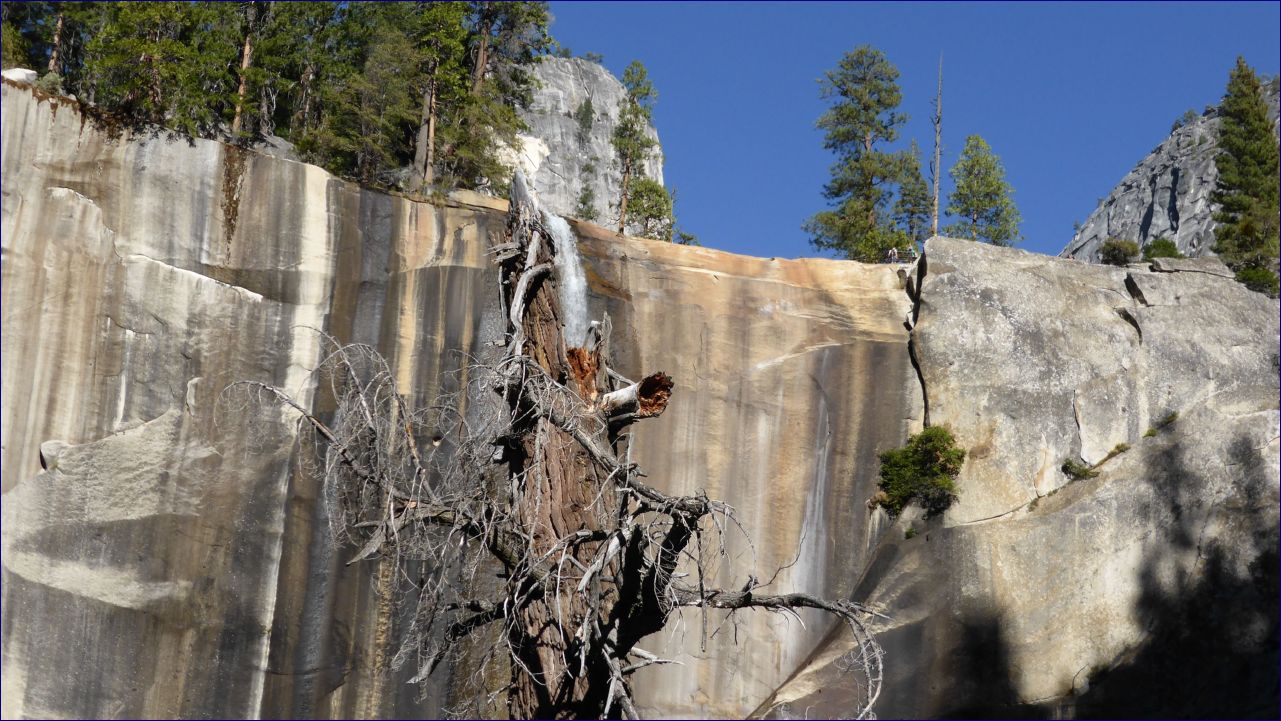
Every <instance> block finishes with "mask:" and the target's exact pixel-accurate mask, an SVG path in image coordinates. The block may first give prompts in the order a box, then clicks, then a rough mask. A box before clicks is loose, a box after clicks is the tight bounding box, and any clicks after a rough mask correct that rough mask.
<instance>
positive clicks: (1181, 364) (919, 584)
mask: <svg viewBox="0 0 1281 721" xmlns="http://www.w3.org/2000/svg"><path fill="white" fill-rule="evenodd" d="M1193 264H1197V265H1199V264H1200V261H1194V262H1193ZM918 268H919V270H920V271H921V273H922V274H923V278H921V279H920V280H919V287H920V304H919V307H918V308H917V311H916V324H915V326H914V328H913V330H912V338H913V345H914V356H915V358H916V359H917V360H918V365H919V368H920V375H921V378H922V382H923V384H924V387H925V392H926V393H925V397H926V399H927V401H928V404H929V406H928V416H929V421H930V423H931V424H937V425H946V426H948V427H950V428H951V429H952V430H953V432H954V434H955V435H956V437H957V439H958V442H959V444H960V445H961V446H962V447H964V448H965V449H966V450H967V456H966V460H965V464H964V467H963V469H962V471H961V475H960V478H959V479H958V484H957V485H958V490H959V494H960V500H959V502H958V503H957V504H956V505H955V506H953V508H952V509H951V510H949V511H948V512H947V513H946V514H945V515H944V516H943V517H941V518H939V519H935V520H923V519H921V518H920V517H919V514H912V513H905V514H904V515H903V517H901V518H900V519H898V522H897V525H896V526H894V527H893V528H892V529H891V530H890V531H889V533H887V534H886V536H885V538H884V541H883V542H882V543H881V545H880V546H878V548H877V551H876V555H875V557H874V558H873V559H872V560H871V562H870V564H869V567H868V568H867V570H866V571H865V575H864V577H863V579H862V581H861V582H860V587H859V589H858V590H857V591H856V592H855V598H856V599H857V600H863V601H866V602H868V603H871V604H873V605H874V606H875V607H876V608H877V609H878V610H880V611H881V612H882V613H884V614H885V615H886V616H887V617H888V620H885V621H878V623H877V627H878V630H879V632H880V639H881V641H882V643H883V644H884V645H885V648H886V658H887V659H901V660H905V661H904V662H903V663H901V664H900V665H898V666H895V665H894V664H892V663H889V661H888V660H887V668H889V671H887V678H886V683H885V689H886V692H885V696H884V697H883V699H882V702H881V705H880V707H879V708H878V713H880V714H882V715H883V716H886V717H905V718H922V717H924V718H928V717H938V716H961V717H993V716H996V717H1008V716H1009V715H1011V714H1012V715H1014V717H1024V716H1026V717H1041V716H1046V717H1052V718H1065V717H1066V718H1071V717H1073V716H1071V715H1065V714H1076V715H1077V716H1078V717H1082V716H1083V717H1098V716H1109V715H1122V716H1125V715H1132V714H1136V713H1142V714H1162V713H1165V714H1186V715H1199V714H1206V715H1215V716H1224V715H1227V716H1239V715H1252V714H1257V713H1258V712H1259V709H1260V708H1264V709H1266V708H1268V706H1269V704H1271V705H1272V706H1275V704H1276V700H1275V699H1276V697H1275V682H1276V679H1275V673H1274V671H1275V658H1276V647H1275V636H1274V635H1271V634H1275V633H1276V628H1277V606H1276V601H1275V585H1276V576H1275V574H1276V555H1275V552H1276V543H1277V538H1278V537H1277V527H1278V501H1279V494H1278V492H1279V486H1278V484H1279V481H1278V474H1279V472H1281V469H1279V463H1278V451H1279V445H1278V443H1279V440H1278V436H1279V435H1281V414H1279V413H1278V403H1277V398H1278V385H1277V369H1278V356H1277V339H1278V309H1277V306H1276V304H1275V302H1272V301H1270V300H1269V299H1268V298H1266V297H1264V296H1262V295H1260V294H1257V293H1252V292H1250V291H1247V290H1245V289H1244V288H1243V287H1241V286H1240V285H1239V284H1237V283H1236V282H1235V281H1233V280H1232V279H1230V278H1226V277H1222V276H1220V275H1217V274H1213V273H1207V272H1204V271H1203V270H1201V269H1200V268H1199V267H1189V268H1183V269H1179V270H1175V269H1174V268H1173V267H1167V268H1166V269H1165V270H1166V271H1172V272H1151V271H1148V270H1143V269H1128V270H1127V269H1119V268H1111V267H1108V266H1089V265H1082V264H1079V263H1073V262H1067V261H1063V260H1057V259H1051V258H1046V257H1045V256H1040V255H1034V254H1031V253H1025V252H1021V251H1017V250H1009V249H1000V248H993V247H991V246H986V245H980V244H976V243H971V242H967V241H958V240H949V239H945V238H933V239H931V240H930V241H929V243H928V244H927V245H926V249H925V257H924V260H923V261H922V264H921V265H920V266H918ZM1174 414H1177V415H1174ZM1172 418H1173V419H1175V420H1171V419H1172ZM1127 446H1128V447H1129V449H1128V450H1123V449H1125V448H1126V447H1127ZM1114 451H1118V452H1119V454H1117V455H1112V454H1113V452H1114ZM1068 458H1072V459H1084V461H1086V462H1087V463H1090V464H1100V465H1099V466H1098V471H1099V472H1100V475H1099V476H1098V477H1097V478H1094V479H1090V480H1084V481H1072V480H1071V479H1069V478H1068V477H1067V476H1065V475H1064V473H1063V472H1062V471H1061V470H1060V464H1061V463H1062V462H1063V461H1064V460H1065V459H1068ZM909 527H913V528H915V529H916V531H917V533H916V534H915V536H914V537H913V538H910V539H909V538H905V536H906V529H907V528H909ZM1269 554H1271V555H1269ZM1269 594H1272V595H1271V596H1269ZM848 649H849V646H848V641H847V640H846V638H845V637H844V636H843V635H842V634H841V633H839V632H838V633H835V634H834V635H833V637H832V638H830V639H829V641H828V643H827V644H826V645H825V646H824V647H823V648H821V649H820V650H819V651H818V652H816V654H815V656H814V657H813V658H812V659H811V663H810V665H809V667H808V668H807V669H806V670H805V671H802V672H801V673H799V674H797V675H796V676H795V677H794V678H793V679H791V680H790V681H789V682H788V683H787V684H785V685H784V686H783V687H782V689H780V691H779V693H778V694H776V695H775V697H774V698H773V699H772V700H771V701H770V702H769V703H768V704H766V705H765V706H763V707H762V709H760V713H762V714H766V715H773V716H779V717H783V716H788V715H790V714H800V713H801V712H802V711H805V710H808V712H809V716H811V717H815V716H817V717H823V716H828V715H831V714H835V713H839V712H840V709H841V704H842V702H843V701H844V700H845V699H846V697H844V696H843V695H842V694H841V693H840V692H839V691H838V689H839V688H840V682H839V678H840V676H839V672H838V671H839V669H838V668H837V666H836V662H837V660H838V659H839V658H840V657H841V655H842V654H843V653H844V652H845V651H847V650H848ZM1269 657H1270V658H1271V663H1270V664H1269ZM1211 659H1213V660H1211ZM1207 667H1212V668H1207ZM1261 668H1266V669H1268V670H1267V671H1261V670H1260V669H1261ZM1127 684H1130V686H1129V687H1127Z"/></svg>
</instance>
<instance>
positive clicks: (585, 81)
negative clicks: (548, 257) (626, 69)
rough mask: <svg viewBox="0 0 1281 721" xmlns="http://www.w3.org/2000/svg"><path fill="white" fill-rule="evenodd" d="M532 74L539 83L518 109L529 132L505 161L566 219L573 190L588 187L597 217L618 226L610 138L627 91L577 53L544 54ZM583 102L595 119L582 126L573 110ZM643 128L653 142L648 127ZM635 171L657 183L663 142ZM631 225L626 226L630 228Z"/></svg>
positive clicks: (616, 172) (574, 202)
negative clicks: (529, 99)
mask: <svg viewBox="0 0 1281 721" xmlns="http://www.w3.org/2000/svg"><path fill="white" fill-rule="evenodd" d="M531 74H532V75H533V76H534V78H535V79H536V80H537V81H538V82H539V84H540V87H539V88H538V89H537V90H535V91H534V101H533V104H532V105H531V106H530V107H529V108H528V109H527V110H523V111H521V118H522V119H524V121H525V122H526V123H527V124H528V125H529V131H528V132H527V133H525V134H523V135H522V136H521V140H522V148H521V152H520V153H519V155H518V156H515V157H513V158H512V159H511V160H512V161H513V162H512V164H513V165H515V166H518V167H520V168H521V169H522V170H524V171H525V176H526V177H528V178H529V179H530V181H531V182H532V183H533V186H534V187H535V188H537V189H538V197H539V200H540V202H541V203H542V204H543V207H545V208H547V209H548V210H551V211H552V212H553V213H556V214H557V215H561V216H564V217H566V218H570V217H578V215H579V214H578V213H577V211H576V208H577V206H578V197H579V193H581V192H582V190H583V188H584V187H588V188H591V190H592V192H593V193H594V194H595V197H596V204H595V208H596V213H597V216H596V218H595V222H598V223H600V224H601V225H603V226H606V227H612V228H617V226H618V193H619V186H620V184H621V182H622V172H621V170H620V169H619V167H618V162H617V161H616V160H615V153H614V146H613V143H612V140H611V138H612V137H613V134H614V128H615V127H617V126H618V110H619V108H620V107H621V105H622V103H623V101H624V100H625V99H626V97H627V90H626V89H625V88H624V87H623V84H622V83H621V82H619V81H618V78H615V77H614V76H613V75H612V74H611V73H610V72H609V71H608V70H606V69H605V68H604V67H602V66H600V65H597V64H596V63H593V62H589V61H587V60H583V59H582V58H557V57H545V58H543V59H542V60H541V61H540V62H539V63H537V64H536V65H534V67H533V71H532V73H531ZM589 100H590V101H591V106H592V109H593V111H594V113H593V121H592V122H591V124H590V127H588V128H586V132H582V128H580V126H579V121H578V119H577V113H578V110H579V108H580V107H582V105H583V104H584V103H585V102H587V101H589ZM646 134H647V135H648V136H649V137H650V138H652V139H653V140H654V141H655V142H658V132H657V131H656V130H654V128H653V126H652V125H651V126H648V127H647V128H646ZM640 174H641V176H642V177H645V178H649V179H650V180H653V181H655V182H657V183H659V184H660V185H661V184H662V182H663V149H662V146H661V145H660V146H655V148H654V150H653V153H652V155H651V156H650V158H649V160H648V161H647V162H645V163H643V164H642V165H641V168H640ZM637 231H638V228H637V227H633V226H629V227H628V232H629V233H634V232H637Z"/></svg>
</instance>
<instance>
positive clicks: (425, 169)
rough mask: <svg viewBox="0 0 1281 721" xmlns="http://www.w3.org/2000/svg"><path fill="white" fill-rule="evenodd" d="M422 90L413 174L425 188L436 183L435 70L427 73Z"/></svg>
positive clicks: (433, 68)
mask: <svg viewBox="0 0 1281 721" xmlns="http://www.w3.org/2000/svg"><path fill="white" fill-rule="evenodd" d="M428 76H429V77H428V80H427V85H426V87H425V88H424V89H423V111H422V118H421V121H420V122H419V124H418V140H417V145H416V147H415V148H414V174H415V175H417V176H418V182H419V183H420V184H421V185H422V186H424V187H426V186H429V185H431V184H432V183H434V182H435V181H436V177H435V175H436V173H435V165H436V152H435V151H436V68H435V67H432V69H431V72H430V73H428Z"/></svg>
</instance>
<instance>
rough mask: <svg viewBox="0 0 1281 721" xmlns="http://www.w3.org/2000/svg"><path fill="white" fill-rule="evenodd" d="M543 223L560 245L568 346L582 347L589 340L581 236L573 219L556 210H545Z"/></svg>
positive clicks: (559, 283) (559, 266)
mask: <svg viewBox="0 0 1281 721" xmlns="http://www.w3.org/2000/svg"><path fill="white" fill-rule="evenodd" d="M543 227H545V228H546V229H547V232H548V233H550V234H551V236H552V242H553V244H554V245H555V247H556V287H557V288H558V289H559V290H560V309H561V313H562V314H564V316H565V317H564V318H563V320H564V322H565V346H566V347H568V348H582V347H583V345H584V344H585V343H586V342H587V327H588V323H587V274H586V273H584V272H583V259H582V257H581V256H579V254H578V238H577V237H575V236H574V231H572V230H570V229H569V223H566V222H565V219H564V218H562V217H560V216H559V215H555V214H554V213H549V212H547V211H546V210H544V211H543Z"/></svg>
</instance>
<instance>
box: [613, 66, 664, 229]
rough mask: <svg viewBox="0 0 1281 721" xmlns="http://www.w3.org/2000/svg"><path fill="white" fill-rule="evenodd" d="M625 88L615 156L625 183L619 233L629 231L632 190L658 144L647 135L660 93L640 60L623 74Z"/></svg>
mask: <svg viewBox="0 0 1281 721" xmlns="http://www.w3.org/2000/svg"><path fill="white" fill-rule="evenodd" d="M623 87H624V88H626V89H627V97H626V98H624V99H623V104H622V107H620V108H619V109H618V125H616V126H615V127H614V136H613V138H612V142H613V144H614V153H615V155H616V157H617V159H618V167H619V171H620V172H621V173H622V181H621V183H620V184H619V198H618V232H619V233H622V232H624V229H625V228H626V227H627V212H628V203H629V201H630V199H631V194H632V193H631V186H632V183H633V182H634V181H635V179H636V175H637V174H638V173H639V172H640V169H641V166H642V165H643V164H644V163H645V161H646V160H648V159H649V154H650V152H652V151H653V149H654V146H655V145H657V142H656V141H655V140H654V139H653V138H650V137H649V135H647V134H646V132H645V130H646V128H648V126H649V121H650V117H651V113H652V112H653V105H654V101H655V100H656V99H657V97H658V93H656V92H655V91H654V85H653V83H651V82H650V80H649V73H648V72H647V71H646V70H645V66H644V65H642V64H641V62H640V61H639V60H633V61H632V62H631V63H629V64H628V65H627V68H626V69H624V70H623Z"/></svg>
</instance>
